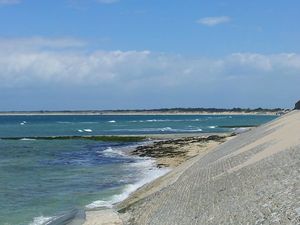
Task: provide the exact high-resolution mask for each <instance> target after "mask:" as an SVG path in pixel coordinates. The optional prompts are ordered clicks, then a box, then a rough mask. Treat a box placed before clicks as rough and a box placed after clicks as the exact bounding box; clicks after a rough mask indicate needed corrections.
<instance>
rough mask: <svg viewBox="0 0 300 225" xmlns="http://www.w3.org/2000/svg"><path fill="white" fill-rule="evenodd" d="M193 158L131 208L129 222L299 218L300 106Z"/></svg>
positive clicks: (154, 224) (188, 224)
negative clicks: (187, 165) (177, 172)
mask: <svg viewBox="0 0 300 225" xmlns="http://www.w3.org/2000/svg"><path fill="white" fill-rule="evenodd" d="M191 163H192V165H191V166H189V167H184V171H181V172H180V175H179V177H178V178H176V179H177V180H176V181H175V182H173V183H170V184H169V185H165V186H164V187H163V188H162V189H161V190H159V191H156V192H154V193H151V194H150V195H148V196H147V195H146V196H147V197H145V198H144V199H142V200H139V201H138V202H136V203H135V204H133V205H131V206H130V207H129V208H127V215H128V214H129V218H128V217H127V222H125V224H130V225H146V224H147V225H148V224H149V225H150V224H151V225H176V224H178V225H193V224H201V225H206V224H211V225H216V224H235V225H236V224H243V225H244V224H300V111H294V112H291V113H289V114H287V115H285V116H283V117H281V118H279V119H277V120H275V121H273V122H271V123H268V124H266V125H264V126H261V127H258V128H256V129H253V130H252V131H250V132H247V133H244V134H241V135H239V136H238V137H237V138H234V139H233V140H231V141H229V142H226V143H225V144H223V145H221V146H219V147H217V148H216V149H215V150H213V151H212V152H210V153H208V154H206V155H205V156H199V157H198V158H197V159H196V160H195V159H193V160H192V161H191Z"/></svg>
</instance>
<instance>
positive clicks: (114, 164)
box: [0, 115, 276, 225]
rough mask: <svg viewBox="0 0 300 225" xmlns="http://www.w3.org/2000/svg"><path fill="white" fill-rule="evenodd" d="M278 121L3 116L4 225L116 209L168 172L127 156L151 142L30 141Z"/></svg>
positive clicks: (0, 209)
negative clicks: (91, 210) (11, 138)
mask: <svg viewBox="0 0 300 225" xmlns="http://www.w3.org/2000/svg"><path fill="white" fill-rule="evenodd" d="M274 118H276V117H275V116H223V115H222V116H196V115H192V116H190V115H184V116H180V115H176V116H0V138H4V137H20V140H0V224H3V225H4V224H7V225H23V224H24V225H28V224H42V222H43V221H46V220H47V219H48V218H53V217H55V216H58V215H62V214H64V213H68V212H70V211H72V210H74V209H77V210H80V209H84V208H94V207H99V206H108V207H110V206H111V205H112V204H113V203H115V202H118V201H120V200H122V199H124V198H126V196H127V195H128V194H129V193H130V192H131V191H133V190H134V189H136V188H137V187H139V186H140V185H142V184H143V183H145V182H147V181H149V180H151V179H153V178H155V177H157V176H160V175H162V174H163V173H165V172H166V171H164V170H159V169H157V168H155V166H154V162H153V160H151V159H147V158H139V157H129V156H126V154H124V152H126V151H128V150H130V149H132V148H134V147H135V146H136V145H139V144H143V143H118V142H100V141H92V140H34V139H22V137H35V136H61V135H104V134H110V135H111V134H154V133H181V132H200V133H201V132H205V133H206V132H224V131H232V130H233V128H222V126H237V127H239V126H248V125H259V124H262V123H265V122H268V121H270V120H272V119H274Z"/></svg>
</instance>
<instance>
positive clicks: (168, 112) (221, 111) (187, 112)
mask: <svg viewBox="0 0 300 225" xmlns="http://www.w3.org/2000/svg"><path fill="white" fill-rule="evenodd" d="M286 112H289V110H287V109H279V108H278V109H240V108H234V109H214V108H213V109H210V108H209V109H201V110H198V109H188V108H187V109H185V108H180V109H153V110H87V111H3V112H0V116H63V115H70V116H71V115H74V116H75V115H87V116H88V115H90V116H93V115H108V116H109V115H112V116H114V115H282V114H284V113H286Z"/></svg>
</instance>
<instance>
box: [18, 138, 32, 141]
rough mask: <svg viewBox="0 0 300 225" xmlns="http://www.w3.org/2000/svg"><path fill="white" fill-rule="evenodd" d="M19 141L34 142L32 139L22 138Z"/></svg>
mask: <svg viewBox="0 0 300 225" xmlns="http://www.w3.org/2000/svg"><path fill="white" fill-rule="evenodd" d="M20 140H21V141H35V140H36V139H33V138H22V139H20Z"/></svg>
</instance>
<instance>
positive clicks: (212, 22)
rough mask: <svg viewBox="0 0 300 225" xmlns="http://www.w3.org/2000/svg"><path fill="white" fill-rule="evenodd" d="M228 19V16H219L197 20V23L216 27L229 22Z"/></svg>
mask: <svg viewBox="0 0 300 225" xmlns="http://www.w3.org/2000/svg"><path fill="white" fill-rule="evenodd" d="M230 20H231V19H230V17H228V16H219V17H204V18H201V19H199V20H197V23H199V24H202V25H205V26H210V27H212V26H216V25H219V24H222V23H228V22H230Z"/></svg>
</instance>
